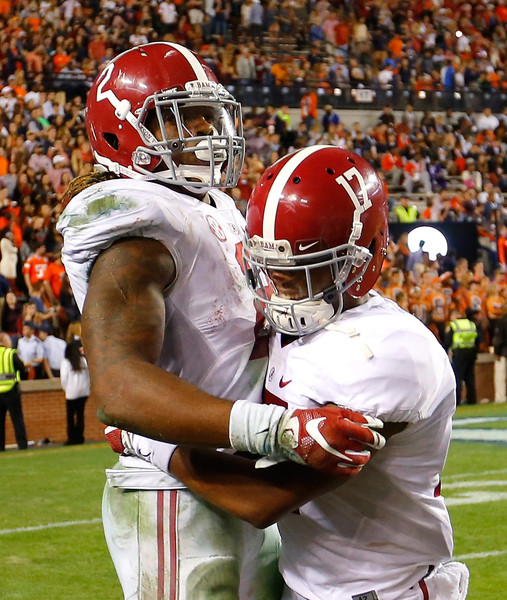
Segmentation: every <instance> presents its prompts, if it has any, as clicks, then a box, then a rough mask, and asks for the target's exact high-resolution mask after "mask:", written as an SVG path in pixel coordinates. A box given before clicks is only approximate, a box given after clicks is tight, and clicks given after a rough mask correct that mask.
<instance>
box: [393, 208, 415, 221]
mask: <svg viewBox="0 0 507 600" xmlns="http://www.w3.org/2000/svg"><path fill="white" fill-rule="evenodd" d="M394 212H395V214H396V216H397V217H398V221H399V222H400V223H413V222H414V221H417V208H416V207H415V206H408V207H407V208H405V207H404V206H403V205H402V204H399V205H398V206H395V207H394Z"/></svg>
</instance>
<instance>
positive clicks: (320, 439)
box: [306, 417, 352, 462]
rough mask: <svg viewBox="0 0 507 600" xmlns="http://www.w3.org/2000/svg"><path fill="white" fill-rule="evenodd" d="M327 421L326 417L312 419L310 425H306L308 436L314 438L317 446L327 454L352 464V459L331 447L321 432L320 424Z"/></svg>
mask: <svg viewBox="0 0 507 600" xmlns="http://www.w3.org/2000/svg"><path fill="white" fill-rule="evenodd" d="M325 420H326V417H320V418H319V419H312V420H311V421H308V423H307V424H306V432H307V433H308V435H309V436H310V437H312V438H313V439H314V440H315V441H316V442H317V444H318V445H319V446H320V447H321V448H324V450H326V452H329V453H330V454H333V455H334V456H338V458H343V459H345V460H346V461H348V462H352V459H351V458H350V456H347V455H346V454H342V453H341V452H339V451H338V450H336V448H333V447H332V446H330V445H329V444H328V441H327V440H326V438H325V437H324V436H323V435H322V433H321V432H320V429H319V423H320V422H321V421H325Z"/></svg>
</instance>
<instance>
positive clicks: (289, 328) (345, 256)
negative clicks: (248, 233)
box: [243, 236, 372, 336]
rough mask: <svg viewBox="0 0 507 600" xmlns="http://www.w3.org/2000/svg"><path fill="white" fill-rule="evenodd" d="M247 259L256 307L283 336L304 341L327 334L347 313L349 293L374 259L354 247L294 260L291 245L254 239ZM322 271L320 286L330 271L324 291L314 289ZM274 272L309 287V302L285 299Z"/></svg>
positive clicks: (246, 250)
mask: <svg viewBox="0 0 507 600" xmlns="http://www.w3.org/2000/svg"><path fill="white" fill-rule="evenodd" d="M243 258H244V262H245V266H246V268H247V272H248V274H249V277H248V282H249V286H250V288H251V290H252V292H253V294H254V296H255V301H256V304H257V306H258V308H259V309H260V311H261V312H262V313H263V315H264V316H265V318H266V320H267V321H268V323H269V324H270V326H271V327H273V328H274V329H275V330H276V331H278V332H280V333H285V334H288V335H296V336H302V335H307V334H309V333H314V332H315V331H318V330H320V329H323V328H324V327H326V325H328V324H329V323H330V322H331V321H332V320H333V319H335V318H336V317H337V316H338V315H339V314H340V313H341V312H342V310H343V294H344V292H346V291H347V290H348V289H349V288H350V287H351V286H353V285H354V284H355V283H357V282H358V281H360V280H361V278H362V276H363V274H364V272H365V271H366V269H367V267H368V264H369V263H370V260H371V258H372V255H371V253H370V252H369V251H368V249H366V248H364V247H362V246H357V245H355V244H350V243H349V244H343V245H341V246H337V247H335V248H331V249H328V250H322V251H319V252H314V253H311V254H305V255H298V256H295V255H293V254H292V250H291V247H290V244H289V242H288V241H286V240H277V241H273V242H267V241H266V240H263V239H262V238H260V237H258V236H254V237H253V238H250V239H248V240H247V241H246V243H245V246H244V251H243ZM326 268H327V269H326ZM317 270H319V279H320V280H321V281H322V274H326V273H327V270H329V273H328V277H325V278H326V279H328V283H327V284H326V285H325V286H324V288H322V285H318V289H314V281H315V279H316V273H317ZM274 273H276V274H284V275H286V276H287V278H289V280H290V278H298V280H300V281H302V282H304V284H305V285H306V292H307V293H306V297H302V298H297V299H291V298H289V297H286V295H287V294H285V293H284V294H281V293H280V290H279V289H277V284H276V281H275V280H276V277H275V275H274Z"/></svg>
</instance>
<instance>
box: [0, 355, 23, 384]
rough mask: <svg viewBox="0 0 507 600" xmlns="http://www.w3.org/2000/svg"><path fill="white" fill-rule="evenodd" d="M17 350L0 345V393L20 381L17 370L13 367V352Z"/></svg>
mask: <svg viewBox="0 0 507 600" xmlns="http://www.w3.org/2000/svg"><path fill="white" fill-rule="evenodd" d="M16 352H17V350H14V348H6V347H5V346H0V394H5V392H10V391H11V390H12V388H13V387H14V386H15V385H16V383H18V381H20V376H19V371H16V369H15V368H14V354H15V353H16Z"/></svg>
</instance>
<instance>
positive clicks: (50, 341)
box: [39, 321, 67, 379]
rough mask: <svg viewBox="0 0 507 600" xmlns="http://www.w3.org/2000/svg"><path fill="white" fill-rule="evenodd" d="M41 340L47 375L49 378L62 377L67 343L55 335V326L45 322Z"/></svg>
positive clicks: (41, 327) (40, 331) (42, 325)
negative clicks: (61, 372)
mask: <svg viewBox="0 0 507 600" xmlns="http://www.w3.org/2000/svg"><path fill="white" fill-rule="evenodd" d="M39 339H40V340H41V342H42V346H43V348H44V360H45V361H47V364H46V373H47V375H48V378H49V379H51V378H52V377H60V366H61V363H62V361H63V359H64V358H65V349H66V348H67V343H66V342H65V340H62V339H61V338H58V337H55V336H54V335H53V326H52V325H51V323H49V322H47V321H45V322H44V323H42V324H41V326H40V327H39Z"/></svg>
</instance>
